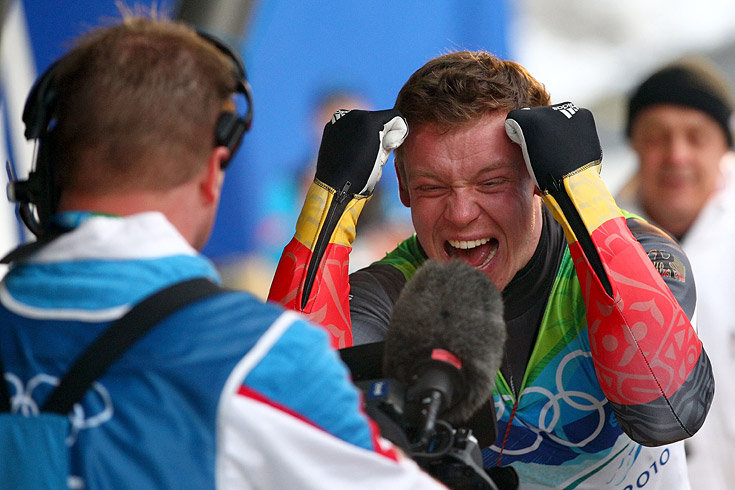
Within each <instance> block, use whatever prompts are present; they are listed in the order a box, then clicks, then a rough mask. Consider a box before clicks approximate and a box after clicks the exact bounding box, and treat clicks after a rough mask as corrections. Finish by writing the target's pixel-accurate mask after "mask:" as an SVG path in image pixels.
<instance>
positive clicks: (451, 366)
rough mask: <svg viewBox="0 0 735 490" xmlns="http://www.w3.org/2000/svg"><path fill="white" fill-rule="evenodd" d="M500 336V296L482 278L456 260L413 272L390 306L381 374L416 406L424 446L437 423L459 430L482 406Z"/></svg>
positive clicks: (492, 376) (502, 333)
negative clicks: (396, 383) (400, 385)
mask: <svg viewBox="0 0 735 490" xmlns="http://www.w3.org/2000/svg"><path fill="white" fill-rule="evenodd" d="M505 338H506V328H505V322H504V319H503V300H502V296H501V294H500V292H499V291H498V290H497V288H496V287H495V285H494V284H493V283H492V282H490V280H489V279H488V278H487V277H486V276H485V275H484V274H483V273H482V272H480V271H478V270H477V269H475V268H474V267H472V266H470V265H469V264H467V263H465V262H462V261H460V260H452V261H450V262H443V263H442V262H436V261H432V260H427V261H426V262H425V263H424V265H422V266H421V267H420V268H419V270H418V271H417V272H416V274H415V275H414V276H413V278H412V279H411V280H410V281H409V282H408V283H407V284H406V286H405V287H404V288H403V290H402V291H401V294H400V295H399V297H398V300H397V301H396V303H395V305H394V307H393V314H392V316H391V320H390V324H389V327H388V332H387V334H386V339H385V347H384V348H385V351H384V356H383V373H384V375H385V376H386V377H388V378H394V379H396V380H398V381H400V382H401V383H403V385H404V386H406V387H407V388H408V390H407V393H406V400H407V402H414V403H418V404H420V406H421V414H422V416H423V419H424V423H423V429H422V436H421V439H422V440H424V441H425V439H426V438H428V437H430V436H431V434H432V433H433V431H434V423H435V421H436V419H437V418H438V417H441V418H442V419H443V420H446V421H447V422H449V423H451V424H462V423H465V422H466V421H467V420H468V419H469V418H470V417H472V415H473V414H475V412H476V411H477V410H478V409H479V408H480V407H481V406H482V405H483V404H484V403H485V402H486V401H488V399H489V398H490V396H491V395H492V391H493V388H494V386H495V375H496V373H497V371H498V369H499V368H500V365H501V362H502V360H503V350H504V349H503V347H504V344H505ZM492 422H495V421H494V417H493V421H492ZM493 437H494V434H493Z"/></svg>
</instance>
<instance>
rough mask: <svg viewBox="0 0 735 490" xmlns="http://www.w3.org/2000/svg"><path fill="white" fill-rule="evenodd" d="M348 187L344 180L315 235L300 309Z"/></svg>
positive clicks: (305, 301) (311, 284)
mask: <svg viewBox="0 0 735 490" xmlns="http://www.w3.org/2000/svg"><path fill="white" fill-rule="evenodd" d="M350 187H352V182H350V181H349V180H348V181H347V182H345V185H344V186H342V190H341V191H339V192H338V193H337V195H336V196H334V199H332V203H331V204H330V205H329V211H328V212H327V219H326V220H324V226H322V230H321V232H320V233H319V236H318V237H317V240H316V245H315V246H314V251H313V252H312V255H311V260H310V261H309V268H308V269H307V270H306V280H305V281H304V289H303V291H302V292H301V309H302V310H303V309H304V308H305V307H306V303H308V302H309V295H310V294H311V288H312V286H313V285H314V278H316V272H317V270H319V264H320V263H321V261H322V257H323V256H324V252H325V251H326V249H327V245H328V244H329V238H330V237H331V236H332V233H333V232H334V229H335V228H336V227H337V223H339V219H340V218H341V217H342V213H344V211H345V209H346V208H347V204H348V203H349V200H348V199H347V196H348V194H347V191H349V190H350Z"/></svg>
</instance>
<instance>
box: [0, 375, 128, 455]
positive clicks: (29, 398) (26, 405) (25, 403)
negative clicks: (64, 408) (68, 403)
mask: <svg viewBox="0 0 735 490" xmlns="http://www.w3.org/2000/svg"><path fill="white" fill-rule="evenodd" d="M5 379H6V380H7V381H8V382H9V383H10V384H11V385H13V387H14V388H15V395H13V396H11V397H10V410H11V412H13V413H20V414H22V415H24V416H26V417H32V416H36V415H38V414H39V413H40V409H39V407H38V404H37V403H36V401H35V400H34V399H33V392H34V390H36V388H38V387H39V386H41V385H44V384H45V385H50V386H58V385H59V378H57V377H54V376H50V375H48V374H43V373H42V374H37V375H36V376H34V377H32V378H31V379H30V380H28V385H27V386H25V387H23V382H22V381H21V380H20V378H19V377H18V376H16V375H14V374H12V373H5ZM90 392H91V393H93V394H94V395H95V396H97V397H98V398H99V399H100V400H101V401H102V404H103V408H102V410H101V411H100V412H99V413H96V414H93V415H87V414H86V413H85V411H84V407H82V405H81V404H79V403H75V404H74V407H73V408H72V410H71V412H70V413H69V415H68V417H69V422H70V424H71V431H70V432H69V435H68V436H67V437H66V445H67V446H72V445H74V443H75V442H76V440H77V436H78V434H79V431H80V430H83V429H90V428H92V427H98V426H100V425H102V424H104V423H105V422H107V421H108V420H110V419H111V418H112V414H113V411H114V410H113V406H112V398H111V397H110V393H109V392H108V391H107V389H106V388H105V387H104V386H102V384H100V383H98V382H97V381H95V382H93V383H92V388H91V389H90Z"/></svg>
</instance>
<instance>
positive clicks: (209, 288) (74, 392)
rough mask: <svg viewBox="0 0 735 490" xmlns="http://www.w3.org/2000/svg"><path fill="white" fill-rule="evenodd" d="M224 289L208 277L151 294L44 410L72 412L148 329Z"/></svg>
mask: <svg viewBox="0 0 735 490" xmlns="http://www.w3.org/2000/svg"><path fill="white" fill-rule="evenodd" d="M223 291H225V289H224V288H222V287H220V286H217V285H216V284H214V283H213V282H212V281H210V280H208V279H204V278H196V279H189V280H186V281H183V282H179V283H176V284H173V285H172V286H169V287H166V288H164V289H161V290H159V291H157V292H155V293H153V294H152V295H150V296H148V297H147V298H145V299H144V300H143V301H141V302H140V303H138V304H137V305H135V306H134V307H133V308H132V309H131V310H130V311H128V312H127V313H126V314H125V315H123V316H122V317H121V318H119V319H118V320H117V321H115V322H114V323H113V324H112V325H111V326H110V327H108V328H107V330H105V331H104V332H103V333H102V334H101V335H100V336H99V337H98V338H97V339H96V340H95V341H94V342H93V343H92V344H91V345H90V346H89V347H87V349H86V350H85V351H84V352H83V353H82V354H81V355H80V356H79V357H78V358H77V359H76V360H75V361H74V364H72V366H71V368H69V370H68V371H67V372H66V374H65V375H64V377H63V378H62V379H61V382H60V383H59V385H58V386H57V387H56V389H55V390H54V391H53V392H52V393H51V394H50V395H49V397H48V399H47V400H46V402H45V404H44V405H43V408H42V410H41V411H42V412H53V413H59V414H62V415H64V414H67V413H69V411H70V410H71V409H72V407H73V406H74V404H75V403H77V402H78V401H79V400H81V399H82V397H83V396H84V394H85V393H86V392H87V389H88V388H89V386H90V385H91V384H92V383H93V382H94V381H95V380H96V379H98V378H99V377H100V376H102V374H104V372H105V371H107V369H108V368H109V367H110V365H112V363H113V362H115V361H116V360H117V359H118V358H119V357H120V356H121V355H122V354H123V353H124V352H125V351H126V350H127V349H128V348H129V347H130V346H131V345H133V344H134V343H135V342H136V341H137V340H138V339H140V338H141V337H142V336H143V335H145V334H146V332H148V331H149V330H151V329H152V328H153V327H154V326H156V325H157V324H158V323H159V322H161V321H162V320H163V319H164V318H166V317H167V316H169V315H170V314H172V313H174V312H175V311H177V310H179V309H181V308H183V307H184V306H186V305H188V304H191V303H194V302H195V301H197V300H199V299H203V298H206V297H208V296H211V295H213V294H217V293H219V292H223ZM3 381H4V380H3ZM3 384H5V383H3Z"/></svg>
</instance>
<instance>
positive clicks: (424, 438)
mask: <svg viewBox="0 0 735 490" xmlns="http://www.w3.org/2000/svg"><path fill="white" fill-rule="evenodd" d="M442 401H443V396H442V394H441V392H440V391H439V390H431V391H430V392H429V393H428V394H427V395H426V396H425V397H424V398H423V399H422V400H421V405H422V407H423V409H422V412H423V413H424V414H425V416H424V424H423V427H422V428H421V432H420V433H419V444H420V445H421V447H422V448H427V446H428V445H429V441H430V439H431V438H432V436H434V434H435V432H436V429H435V426H436V418H437V416H438V415H439V411H440V410H441V407H442Z"/></svg>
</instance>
